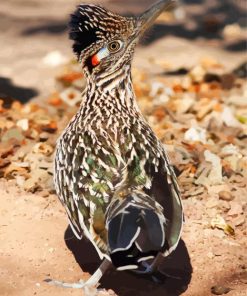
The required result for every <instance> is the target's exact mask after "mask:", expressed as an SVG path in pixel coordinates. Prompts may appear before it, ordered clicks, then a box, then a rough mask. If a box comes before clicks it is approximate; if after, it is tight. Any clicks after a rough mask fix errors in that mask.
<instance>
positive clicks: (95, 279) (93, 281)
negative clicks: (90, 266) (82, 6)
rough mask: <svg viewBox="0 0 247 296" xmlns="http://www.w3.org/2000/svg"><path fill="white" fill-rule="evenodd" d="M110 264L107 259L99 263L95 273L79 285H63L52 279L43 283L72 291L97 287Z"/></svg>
mask: <svg viewBox="0 0 247 296" xmlns="http://www.w3.org/2000/svg"><path fill="white" fill-rule="evenodd" d="M111 265H112V264H111V262H110V261H108V260H107V259H104V261H103V262H102V263H101V265H100V267H99V268H98V269H97V270H96V271H95V273H94V274H93V275H92V276H91V277H90V278H89V279H88V280H87V281H83V280H80V281H79V283H65V282H62V281H57V280H52V279H45V280H44V282H46V283H48V284H49V285H53V286H58V287H62V288H72V289H87V290H88V289H90V288H93V287H97V286H98V283H99V280H100V279H101V277H102V276H103V274H104V273H105V271H106V270H107V269H108V268H109V267H110V266H111Z"/></svg>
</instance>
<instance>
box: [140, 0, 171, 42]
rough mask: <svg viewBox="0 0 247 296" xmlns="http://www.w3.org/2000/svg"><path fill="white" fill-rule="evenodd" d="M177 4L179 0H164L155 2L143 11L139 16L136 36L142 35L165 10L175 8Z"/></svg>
mask: <svg viewBox="0 0 247 296" xmlns="http://www.w3.org/2000/svg"><path fill="white" fill-rule="evenodd" d="M176 5H177V0H162V1H159V2H157V3H156V4H154V5H153V6H152V7H150V8H149V9H148V10H147V11H145V12H144V13H142V14H141V15H140V16H139V17H138V18H137V26H138V29H137V32H136V38H138V37H141V36H142V35H143V33H144V32H145V31H146V30H147V29H148V28H149V27H151V25H152V24H153V23H154V21H155V19H156V18H157V17H158V16H159V15H160V14H161V13H162V12H163V11H167V10H171V9H173V8H175V7H176Z"/></svg>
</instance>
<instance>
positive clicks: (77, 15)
mask: <svg viewBox="0 0 247 296" xmlns="http://www.w3.org/2000/svg"><path fill="white" fill-rule="evenodd" d="M124 27H125V28H126V19H125V18H124V17H121V16H119V15H116V14H114V13H112V12H109V11H107V10H105V9H104V8H102V7H100V6H96V5H79V6H78V7H77V9H76V11H75V12H74V13H73V14H72V15H71V19H70V22H69V28H70V32H69V37H70V39H72V40H73V41H74V44H73V50H74V52H75V54H76V55H77V57H78V58H79V57H80V55H81V52H82V51H83V50H84V49H86V48H87V47H88V46H90V45H91V44H93V43H95V42H97V41H100V40H104V39H107V38H110V37H111V36H113V35H115V34H116V32H120V31H121V30H122V29H123V28H124Z"/></svg>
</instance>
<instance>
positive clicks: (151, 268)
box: [135, 253, 164, 274]
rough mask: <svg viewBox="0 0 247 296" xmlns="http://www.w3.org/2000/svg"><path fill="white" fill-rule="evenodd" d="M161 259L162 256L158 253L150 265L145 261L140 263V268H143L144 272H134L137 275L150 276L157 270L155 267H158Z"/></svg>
mask: <svg viewBox="0 0 247 296" xmlns="http://www.w3.org/2000/svg"><path fill="white" fill-rule="evenodd" d="M163 259H164V256H163V255H162V253H158V255H157V256H156V257H155V259H154V260H153V262H152V263H151V264H148V263H147V262H146V261H142V266H143V267H144V268H145V269H144V270H136V271H135V272H136V273H139V274H151V273H153V272H155V271H157V270H158V268H157V267H158V266H159V265H160V263H161V262H162V260H163Z"/></svg>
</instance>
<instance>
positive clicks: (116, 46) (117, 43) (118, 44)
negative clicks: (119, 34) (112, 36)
mask: <svg viewBox="0 0 247 296" xmlns="http://www.w3.org/2000/svg"><path fill="white" fill-rule="evenodd" d="M122 46H123V42H122V41H121V40H114V41H111V42H110V43H109V44H108V46H107V48H108V50H109V51H110V52H111V53H116V52H118V51H119V50H120V49H121V48H122Z"/></svg>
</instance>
